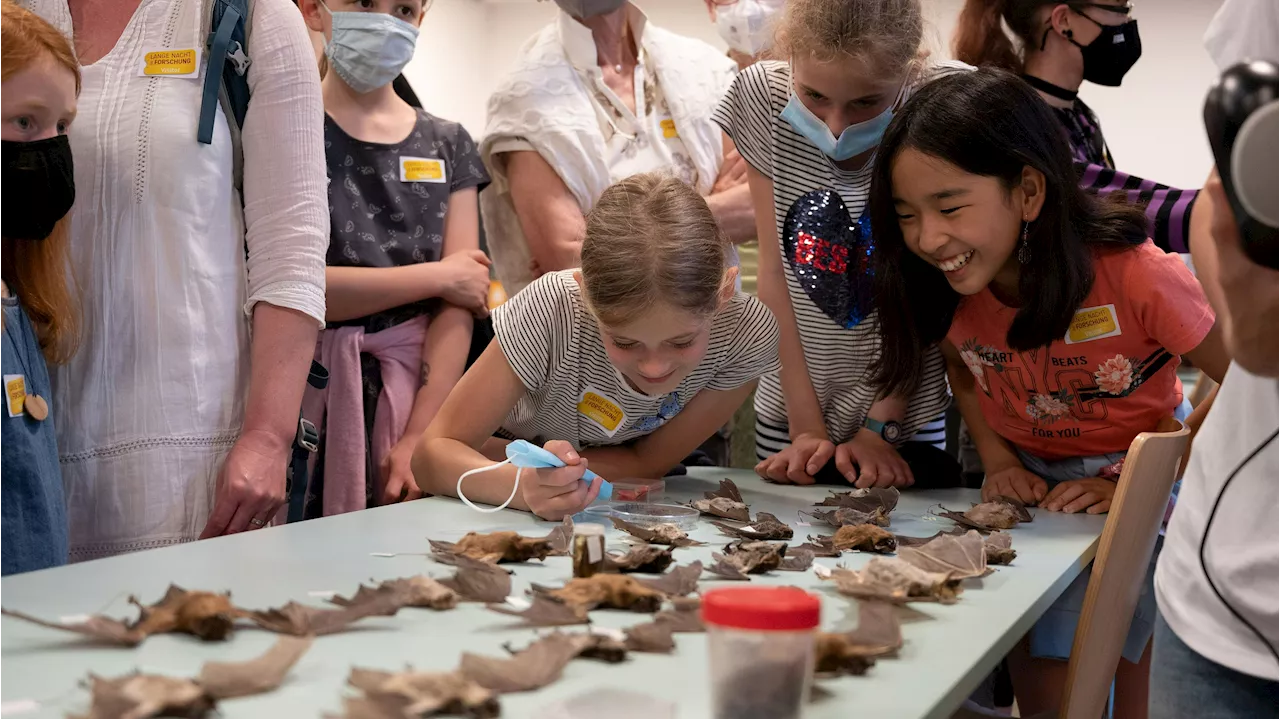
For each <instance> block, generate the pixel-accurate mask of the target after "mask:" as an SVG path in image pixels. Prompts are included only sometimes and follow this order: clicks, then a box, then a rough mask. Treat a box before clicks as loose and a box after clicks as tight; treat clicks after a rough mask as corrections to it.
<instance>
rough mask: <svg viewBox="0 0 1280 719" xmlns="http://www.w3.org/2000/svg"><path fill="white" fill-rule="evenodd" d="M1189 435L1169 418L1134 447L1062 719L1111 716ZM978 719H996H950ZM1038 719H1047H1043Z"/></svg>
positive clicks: (1070, 669)
mask: <svg viewBox="0 0 1280 719" xmlns="http://www.w3.org/2000/svg"><path fill="white" fill-rule="evenodd" d="M1189 434H1190V433H1189V432H1188V430H1187V428H1186V426H1185V425H1183V424H1182V422H1179V421H1178V420H1176V419H1174V418H1172V417H1169V418H1167V419H1165V420H1163V421H1162V422H1161V423H1160V425H1159V427H1157V428H1156V431H1154V432H1143V433H1142V434H1140V435H1138V436H1137V437H1135V438H1134V440H1133V444H1131V445H1129V454H1128V456H1127V458H1126V459H1125V463H1124V471H1123V472H1122V473H1121V475H1120V481H1119V483H1118V487H1117V488H1116V493H1115V497H1114V498H1113V499H1112V500H1111V509H1110V511H1109V512H1108V514H1107V523H1106V526H1105V527H1104V528H1103V530H1102V538H1101V540H1099V543H1098V553H1097V555H1096V556H1095V557H1094V560H1093V570H1092V574H1091V576H1090V578H1089V588H1088V590H1087V591H1086V593H1085V600H1084V606H1083V608H1082V610H1081V614H1080V624H1079V626H1077V627H1076V636H1075V642H1074V644H1072V647H1071V659H1070V661H1069V662H1068V665H1067V686H1066V688H1065V689H1064V691H1063V696H1062V706H1061V708H1060V709H1059V710H1058V712H1057V714H1056V717H1057V719H1099V717H1101V716H1102V715H1103V712H1104V711H1105V710H1106V706H1107V700H1108V698H1109V697H1110V694H1111V683H1112V679H1113V678H1114V677H1115V673H1116V667H1117V666H1118V665H1119V663H1120V655H1121V653H1122V652H1123V650H1124V642H1125V637H1126V636H1127V634H1128V632H1129V623H1130V621H1131V620H1132V619H1133V612H1134V609H1135V608H1136V607H1137V606H1138V597H1139V596H1140V595H1141V593H1142V584H1143V582H1144V580H1145V578H1146V568H1147V564H1148V562H1150V561H1151V553H1152V551H1153V550H1154V549H1155V544H1156V537H1157V536H1158V534H1159V530H1160V524H1161V522H1162V521H1163V520H1164V513H1165V508H1166V506H1167V499H1168V497H1169V493H1170V492H1171V491H1173V483H1174V480H1175V478H1176V476H1177V471H1178V464H1179V462H1180V461H1181V459H1182V453H1183V450H1184V449H1186V446H1187V442H1188V438H1189ZM1026 559H1027V560H1032V561H1033V560H1034V558H1033V557H1026ZM978 716H991V715H989V714H984V713H979V712H973V711H971V710H969V709H964V710H961V712H959V713H957V714H956V715H955V717H954V718H953V719H968V718H969V717H978ZM1034 719H1050V718H1049V717H1046V716H1045V715H1043V714H1042V715H1039V716H1037V717H1035V718H1034Z"/></svg>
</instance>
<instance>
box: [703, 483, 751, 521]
mask: <svg viewBox="0 0 1280 719" xmlns="http://www.w3.org/2000/svg"><path fill="white" fill-rule="evenodd" d="M725 481H726V482H727V481H729V480H727V479H726V480H725ZM689 506H690V507H693V508H694V509H696V510H698V511H699V512H702V513H703V514H706V515H710V516H712V517H723V518H724V519H732V520H733V521H735V522H748V521H751V510H750V509H748V508H747V505H745V504H743V503H742V502H740V501H736V500H733V499H729V498H728V497H713V498H709V499H695V500H693V501H692V502H690V503H689Z"/></svg>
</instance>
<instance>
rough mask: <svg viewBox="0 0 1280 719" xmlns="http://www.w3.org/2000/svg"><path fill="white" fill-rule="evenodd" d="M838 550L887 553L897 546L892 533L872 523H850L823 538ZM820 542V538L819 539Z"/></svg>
mask: <svg viewBox="0 0 1280 719" xmlns="http://www.w3.org/2000/svg"><path fill="white" fill-rule="evenodd" d="M825 539H826V540H827V541H828V542H829V543H830V544H831V546H832V547H833V548H834V549H836V550H837V551H840V552H848V551H856V552H873V553H875V554H889V553H891V552H893V551H894V550H895V549H897V547H898V542H897V540H896V539H894V537H893V535H892V534H891V533H889V532H887V531H885V530H884V529H881V528H880V527H877V526H876V525H874V524H851V525H849V526H846V527H841V528H840V529H839V530H837V531H836V534H835V536H834V537H828V538H825ZM819 541H820V542H821V541H822V539H819Z"/></svg>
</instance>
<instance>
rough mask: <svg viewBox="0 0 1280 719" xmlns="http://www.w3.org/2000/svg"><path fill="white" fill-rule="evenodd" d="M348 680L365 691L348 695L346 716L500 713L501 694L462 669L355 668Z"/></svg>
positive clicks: (395, 718) (389, 718)
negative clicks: (417, 670)
mask: <svg viewBox="0 0 1280 719" xmlns="http://www.w3.org/2000/svg"><path fill="white" fill-rule="evenodd" d="M347 684H349V685H351V686H352V687H354V688H356V689H358V690H360V691H361V692H363V693H364V694H363V696H360V697H353V698H348V699H346V701H345V704H346V706H345V708H346V712H345V713H344V715H343V719H406V717H432V716H446V715H447V716H464V717H471V718H472V719H490V718H491V717H496V716H498V715H499V713H500V707H499V705H498V696H497V694H496V693H494V692H493V691H491V690H489V689H485V688H484V687H482V686H480V685H479V684H477V683H475V682H474V681H472V680H470V679H468V678H467V677H465V676H464V675H463V674H462V672H460V671H452V672H415V671H412V670H406V671H403V672H383V671H376V670H372V669H352V670H351V676H350V677H349V678H348V679H347Z"/></svg>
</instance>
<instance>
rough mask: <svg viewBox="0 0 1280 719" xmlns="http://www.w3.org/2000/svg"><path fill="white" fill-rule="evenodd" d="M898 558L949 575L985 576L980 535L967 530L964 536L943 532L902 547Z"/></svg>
mask: <svg viewBox="0 0 1280 719" xmlns="http://www.w3.org/2000/svg"><path fill="white" fill-rule="evenodd" d="M898 559H900V560H902V561H904V562H906V563H908V564H911V565H913V566H915V567H918V568H920V569H923V570H924V571H926V572H931V573H935V574H946V575H948V576H950V577H951V578H952V579H969V578H970V577H982V576H985V575H986V574H987V573H988V571H987V552H986V548H985V544H984V542H983V541H982V535H981V534H979V533H978V532H976V531H974V530H970V531H969V532H967V533H966V534H965V535H964V536H961V537H953V536H950V535H945V534H944V535H943V536H941V537H938V538H936V539H934V540H933V541H931V542H929V543H928V544H925V545H923V546H920V547H903V548H901V549H899V550H898Z"/></svg>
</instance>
